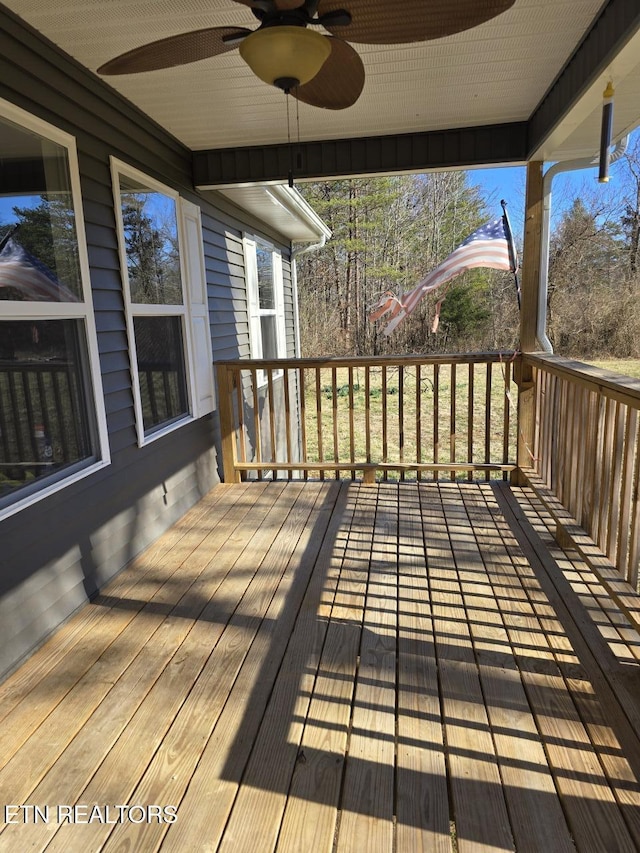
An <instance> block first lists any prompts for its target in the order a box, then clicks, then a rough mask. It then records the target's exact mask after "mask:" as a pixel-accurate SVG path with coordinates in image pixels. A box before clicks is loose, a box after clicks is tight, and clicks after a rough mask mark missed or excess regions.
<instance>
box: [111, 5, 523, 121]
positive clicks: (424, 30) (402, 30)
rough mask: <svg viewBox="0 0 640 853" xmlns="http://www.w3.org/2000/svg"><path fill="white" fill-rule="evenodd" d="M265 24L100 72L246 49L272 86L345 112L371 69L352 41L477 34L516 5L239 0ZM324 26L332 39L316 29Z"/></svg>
mask: <svg viewBox="0 0 640 853" xmlns="http://www.w3.org/2000/svg"><path fill="white" fill-rule="evenodd" d="M233 2H235V3H240V4H241V5H243V6H249V7H250V8H251V10H252V12H253V14H254V15H255V17H256V18H257V20H258V21H259V22H260V25H259V27H258V28H257V29H255V30H249V29H246V28H245V27H209V28H208V29H203V30H193V31H191V32H186V33H181V34H179V35H175V36H169V37H168V38H164V39H160V40H159V41H154V42H151V43H150V44H145V45H142V46H141V47H137V48H134V49H133V50H129V51H127V52H126V53H123V54H121V55H120V56H117V57H115V58H114V59H111V60H110V61H109V62H106V63H105V64H104V65H102V66H100V68H98V74H104V75H111V74H136V73H138V72H142V71H154V70H157V69H160V68H173V67H175V66H178V65H186V64H188V63H190V62H197V61H198V60H201V59H207V58H209V57H211V56H218V55H219V54H222V53H226V52H227V51H229V50H233V49H234V48H236V47H239V50H240V54H241V56H242V58H243V59H244V60H245V62H247V64H248V65H249V67H250V68H251V69H252V71H253V72H254V73H255V74H256V75H257V76H258V77H260V79H262V80H264V81H265V82H267V83H270V84H272V85H275V86H278V87H279V88H280V89H284V91H286V92H288V93H289V92H290V93H291V94H292V95H293V96H294V97H296V98H297V99H298V100H300V101H303V102H304V103H307V104H311V105H313V106H316V107H324V108H326V109H332V110H341V109H345V108H346V107H350V106H352V105H353V104H355V102H356V101H357V100H358V98H359V97H360V93H361V92H362V89H363V87H364V76H365V73H364V66H363V64H362V60H361V59H360V56H359V55H358V53H357V52H356V51H355V50H354V48H353V47H351V45H350V44H349V42H355V43H356V44H358V43H361V44H411V43H414V42H421V41H428V40H430V39H437V38H442V37H443V36H448V35H452V34H454V33H458V32H461V31H462V30H467V29H471V28H472V27H476V26H478V25H479V24H482V23H484V22H485V21H488V20H490V19H491V18H494V17H496V15H499V14H501V13H502V12H504V11H506V10H507V9H509V8H510V7H511V6H512V5H513V3H514V2H515V0H402V2H399V3H398V2H390V1H389V0H233ZM317 26H321V27H323V28H324V30H326V31H327V32H328V33H330V35H325V34H323V33H320V32H318V31H317V30H313V29H309V28H310V27H317Z"/></svg>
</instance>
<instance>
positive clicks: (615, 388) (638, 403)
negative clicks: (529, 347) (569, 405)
mask: <svg viewBox="0 0 640 853" xmlns="http://www.w3.org/2000/svg"><path fill="white" fill-rule="evenodd" d="M522 358H523V360H524V361H525V362H527V363H529V364H532V365H534V366H535V367H539V368H541V369H542V370H547V371H549V373H554V374H555V375H556V376H560V377H562V378H565V379H570V380H572V381H573V382H576V383H578V384H580V385H583V386H585V387H587V388H589V389H590V390H591V391H596V392H599V393H601V394H603V395H604V396H607V397H612V398H614V399H616V400H619V401H620V402H622V403H625V404H627V405H630V406H633V407H634V408H640V379H634V378H633V377H631V376H624V375H623V374H620V373H614V372H613V371H612V370H605V369H604V368H601V367H595V366H594V365H592V364H585V363H584V362H582V361H576V360H575V359H571V358H564V357H563V356H559V355H555V354H553V355H552V354H551V353H525V354H523V356H522Z"/></svg>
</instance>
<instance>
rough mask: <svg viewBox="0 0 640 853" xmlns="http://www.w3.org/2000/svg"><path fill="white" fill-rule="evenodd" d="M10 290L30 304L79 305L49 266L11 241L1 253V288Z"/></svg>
mask: <svg viewBox="0 0 640 853" xmlns="http://www.w3.org/2000/svg"><path fill="white" fill-rule="evenodd" d="M4 287H8V288H11V289H12V290H13V291H14V292H15V293H16V294H17V298H18V299H22V300H25V301H28V302H77V301H78V297H77V296H76V295H75V294H74V293H72V292H71V291H70V290H69V288H68V287H65V286H64V284H61V283H60V282H59V281H58V279H57V278H56V277H55V275H54V274H53V273H52V272H51V270H50V269H48V267H46V266H45V265H44V264H43V263H41V262H40V261H39V260H38V259H37V258H35V257H34V256H33V255H32V254H30V253H29V252H27V250H26V249H25V248H24V247H23V246H21V245H20V243H18V241H17V240H14V239H13V238H11V237H10V238H9V239H8V240H6V241H5V242H4V246H3V247H2V250H1V251H0V288H4Z"/></svg>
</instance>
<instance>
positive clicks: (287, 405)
mask: <svg viewBox="0 0 640 853" xmlns="http://www.w3.org/2000/svg"><path fill="white" fill-rule="evenodd" d="M282 379H283V383H284V429H285V446H286V449H287V462H288V463H291V462H293V457H292V453H291V400H290V392H289V368H288V367H285V368H284V369H283V372H282ZM287 478H288V479H289V480H291V479H293V470H292V469H289V471H287Z"/></svg>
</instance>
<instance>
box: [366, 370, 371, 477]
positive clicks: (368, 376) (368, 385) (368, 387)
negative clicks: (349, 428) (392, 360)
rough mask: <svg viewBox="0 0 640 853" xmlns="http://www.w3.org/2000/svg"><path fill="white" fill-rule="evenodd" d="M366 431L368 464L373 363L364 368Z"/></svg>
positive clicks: (367, 457)
mask: <svg viewBox="0 0 640 853" xmlns="http://www.w3.org/2000/svg"><path fill="white" fill-rule="evenodd" d="M364 432H365V437H364V441H365V456H366V461H367V464H369V463H370V462H371V365H370V364H367V365H366V366H365V369H364Z"/></svg>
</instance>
